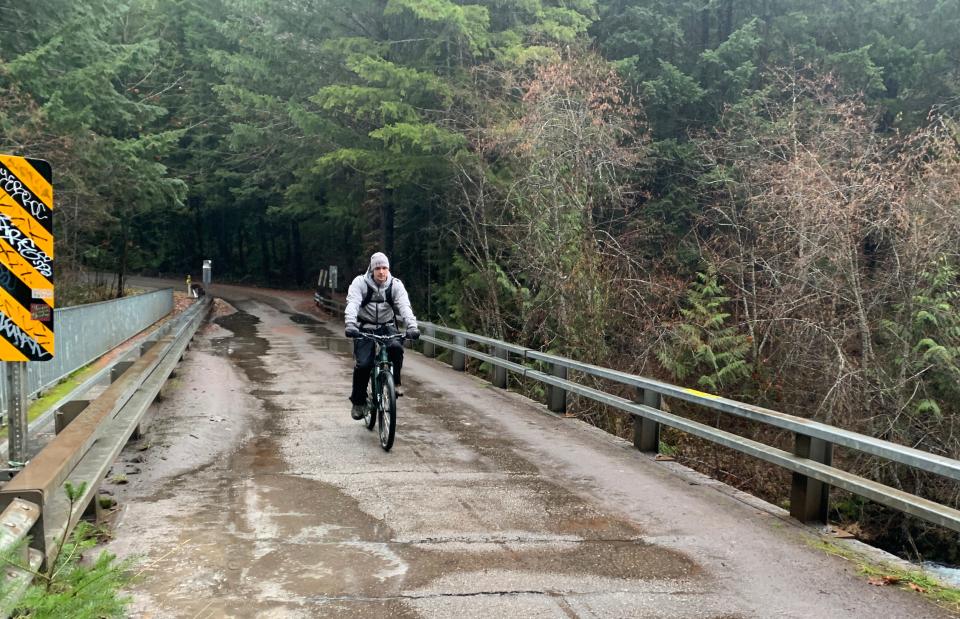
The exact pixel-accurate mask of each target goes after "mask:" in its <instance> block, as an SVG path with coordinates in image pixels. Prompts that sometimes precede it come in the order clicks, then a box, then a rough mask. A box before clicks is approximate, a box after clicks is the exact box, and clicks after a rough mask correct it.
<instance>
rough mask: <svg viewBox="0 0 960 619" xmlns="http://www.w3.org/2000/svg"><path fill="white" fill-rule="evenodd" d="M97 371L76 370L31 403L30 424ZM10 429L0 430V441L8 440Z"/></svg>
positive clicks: (89, 367)
mask: <svg viewBox="0 0 960 619" xmlns="http://www.w3.org/2000/svg"><path fill="white" fill-rule="evenodd" d="M96 371H97V368H96V367H94V366H93V365H88V366H86V367H83V368H80V369H79V370H76V371H74V372H73V373H72V374H70V375H69V376H67V377H66V378H65V379H64V380H62V381H61V382H60V383H58V384H57V385H56V386H54V387H53V388H51V389H50V390H48V391H47V392H46V393H45V394H44V395H43V396H42V397H40V398H38V399H36V400H34V401H33V402H31V403H30V405H29V406H28V407H27V419H28V422H30V421H33V420H34V419H36V418H37V417H39V416H40V415H42V414H44V413H45V412H47V411H48V410H50V408H51V407H53V405H54V404H56V403H57V402H59V401H60V400H61V398H63V397H64V396H65V395H67V394H68V393H70V392H71V391H73V390H74V389H75V388H76V387H77V386H78V385H80V384H81V383H83V381H85V380H86V379H87V378H89V377H90V376H91V375H92V374H93V373H94V372H96ZM8 429H9V426H8V427H5V428H3V429H0V440H5V439H6V438H7V432H8Z"/></svg>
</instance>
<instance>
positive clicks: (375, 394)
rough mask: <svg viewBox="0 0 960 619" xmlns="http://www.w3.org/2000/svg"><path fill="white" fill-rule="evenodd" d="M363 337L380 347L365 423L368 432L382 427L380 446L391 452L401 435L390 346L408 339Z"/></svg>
mask: <svg viewBox="0 0 960 619" xmlns="http://www.w3.org/2000/svg"><path fill="white" fill-rule="evenodd" d="M359 337H361V338H367V339H371V340H373V341H374V342H376V347H377V350H376V353H375V354H374V362H373V369H372V370H371V372H370V387H369V391H368V392H367V407H366V410H365V412H364V415H363V423H364V425H366V426H367V429H368V430H373V426H374V425H376V424H377V423H379V424H380V446H381V447H383V450H384V451H390V448H391V447H393V439H394V438H395V436H396V433H397V392H396V387H395V386H394V384H393V363H391V361H390V358H389V357H388V356H387V344H388V343H389V342H390V341H391V340H400V341H403V339H404V337H405V336H404V334H402V333H396V334H393V335H374V334H373V333H363V332H361V333H360V335H359Z"/></svg>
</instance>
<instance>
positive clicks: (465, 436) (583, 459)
mask: <svg viewBox="0 0 960 619" xmlns="http://www.w3.org/2000/svg"><path fill="white" fill-rule="evenodd" d="M212 292H213V294H216V295H218V296H221V297H225V298H228V299H229V300H230V301H231V302H232V303H233V304H234V305H235V306H236V308H238V309H239V310H240V312H238V313H235V314H231V315H227V316H223V317H221V318H219V319H218V320H217V323H218V326H212V325H211V326H210V327H207V328H205V329H204V330H203V331H202V337H200V338H198V339H197V340H196V342H195V345H194V347H193V350H192V351H191V352H190V353H189V355H188V356H187V358H186V359H185V360H184V362H183V364H182V365H181V368H180V370H179V375H178V379H177V381H176V382H175V384H173V385H171V387H170V388H169V389H168V390H167V392H166V395H165V398H164V400H163V401H162V402H161V403H160V404H159V405H157V407H156V410H155V411H154V421H153V423H152V425H151V427H150V429H149V430H148V433H147V437H146V439H145V441H144V442H142V443H141V444H140V445H139V449H140V450H138V446H137V445H132V446H131V447H130V448H128V450H127V451H126V452H125V455H124V458H125V459H126V464H118V466H117V471H118V472H122V471H123V470H124V468H125V469H126V471H127V472H128V473H129V474H128V475H127V480H128V482H129V483H127V484H124V485H116V486H115V487H114V488H113V492H114V493H115V494H116V496H117V498H118V500H119V506H120V509H119V511H118V512H117V514H116V521H115V525H116V529H115V533H116V537H115V539H114V540H113V541H112V542H111V543H110V544H109V548H110V549H111V550H112V551H114V552H116V553H118V554H119V555H121V556H131V555H140V556H141V559H140V565H141V567H142V569H143V570H144V577H143V580H142V581H141V582H140V584H138V585H137V586H136V587H135V589H134V595H135V603H134V607H133V614H134V615H136V616H143V617H321V616H343V617H454V616H456V617H869V616H883V617H917V618H919V617H941V616H949V613H948V612H947V611H945V610H943V609H941V608H939V607H937V606H934V605H932V604H930V603H929V602H927V601H925V600H924V599H923V598H922V597H920V596H918V595H915V594H912V593H910V592H907V591H902V590H899V589H896V588H894V587H875V586H871V585H869V584H868V583H867V581H866V579H865V578H864V577H863V576H860V575H859V574H858V573H857V565H856V563H855V562H852V561H849V560H846V559H843V558H840V557H837V556H832V555H830V554H828V553H826V552H824V551H823V550H820V549H818V548H816V547H815V546H816V544H817V543H818V542H819V541H820V538H819V536H817V535H816V534H815V533H814V532H812V531H811V530H810V529H807V528H805V527H801V526H799V525H797V524H796V523H795V522H794V521H792V520H790V519H789V517H788V516H787V515H786V514H785V513H784V512H783V511H782V510H779V509H777V508H774V507H772V506H769V505H766V504H764V503H761V502H759V501H757V500H754V499H752V498H750V497H746V496H745V495H742V494H741V493H738V492H736V491H734V490H732V489H730V488H728V487H727V486H724V485H722V484H719V483H717V482H713V481H711V480H709V479H707V478H704V477H703V476H700V475H697V474H695V473H692V472H690V471H688V470H686V469H684V468H683V467H680V466H678V465H677V464H676V463H672V462H661V461H654V460H653V459H652V458H651V457H649V456H645V455H641V454H639V453H638V452H636V451H635V450H634V449H633V447H632V445H630V444H629V443H627V442H625V441H622V440H619V439H617V438H615V437H612V436H609V435H607V434H605V433H603V432H601V431H599V430H596V429H594V428H591V427H589V426H587V425H586V424H584V423H582V422H579V421H576V420H574V419H566V418H561V417H557V416H555V415H552V414H550V413H548V412H547V411H546V409H545V407H543V406H542V405H540V404H537V403H534V402H531V401H529V400H527V399H525V398H523V397H521V396H519V395H517V394H513V393H508V392H504V391H502V390H498V389H496V388H494V387H492V386H490V385H489V384H487V383H485V382H483V381H481V380H479V379H476V378H473V377H470V376H467V375H462V374H458V373H456V372H453V371H452V370H450V369H449V368H448V366H446V365H444V364H442V363H439V362H437V361H434V360H431V359H426V358H424V357H422V356H420V355H418V354H415V353H409V352H408V354H407V360H406V363H405V365H404V377H405V379H404V385H405V387H406V388H407V390H408V395H407V396H406V397H403V398H401V399H400V400H399V420H398V434H397V440H396V444H395V445H394V448H393V450H392V451H391V452H389V453H384V452H383V451H382V450H381V449H380V447H379V445H378V443H377V440H376V436H375V434H374V433H372V432H368V431H367V430H366V429H365V428H364V427H363V426H362V425H361V424H360V423H359V422H356V421H353V420H351V419H350V416H349V412H348V403H347V401H346V399H345V395H346V394H347V392H348V389H349V381H350V373H351V368H352V357H351V356H350V353H349V348H348V345H349V343H348V342H347V341H345V340H343V339H342V337H341V334H340V331H341V327H340V326H338V325H333V324H331V325H329V327H328V326H325V325H324V324H322V323H316V322H314V321H313V320H312V319H309V318H306V317H304V316H303V315H297V314H291V309H290V308H291V307H293V306H294V305H295V303H293V302H291V303H287V302H285V301H284V300H283V299H279V298H276V297H264V296H258V295H249V294H246V293H242V292H239V291H237V290H232V289H230V288H228V287H225V286H224V287H214V290H213V291H212Z"/></svg>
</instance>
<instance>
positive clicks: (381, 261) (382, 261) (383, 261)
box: [370, 251, 390, 271]
mask: <svg viewBox="0 0 960 619" xmlns="http://www.w3.org/2000/svg"><path fill="white" fill-rule="evenodd" d="M377 267H387V268H388V269H389V268H390V261H389V260H387V255H386V254H384V253H383V252H379V251H378V252H377V253H375V254H373V255H372V256H370V270H371V271H373V270H374V269H375V268H377Z"/></svg>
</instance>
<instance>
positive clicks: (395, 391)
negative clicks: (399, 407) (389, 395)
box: [394, 385, 403, 398]
mask: <svg viewBox="0 0 960 619" xmlns="http://www.w3.org/2000/svg"><path fill="white" fill-rule="evenodd" d="M394 393H396V394H397V397H398V398H399V397H400V396H402V395H403V387H401V386H400V385H397V388H396V389H395V390H394Z"/></svg>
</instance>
